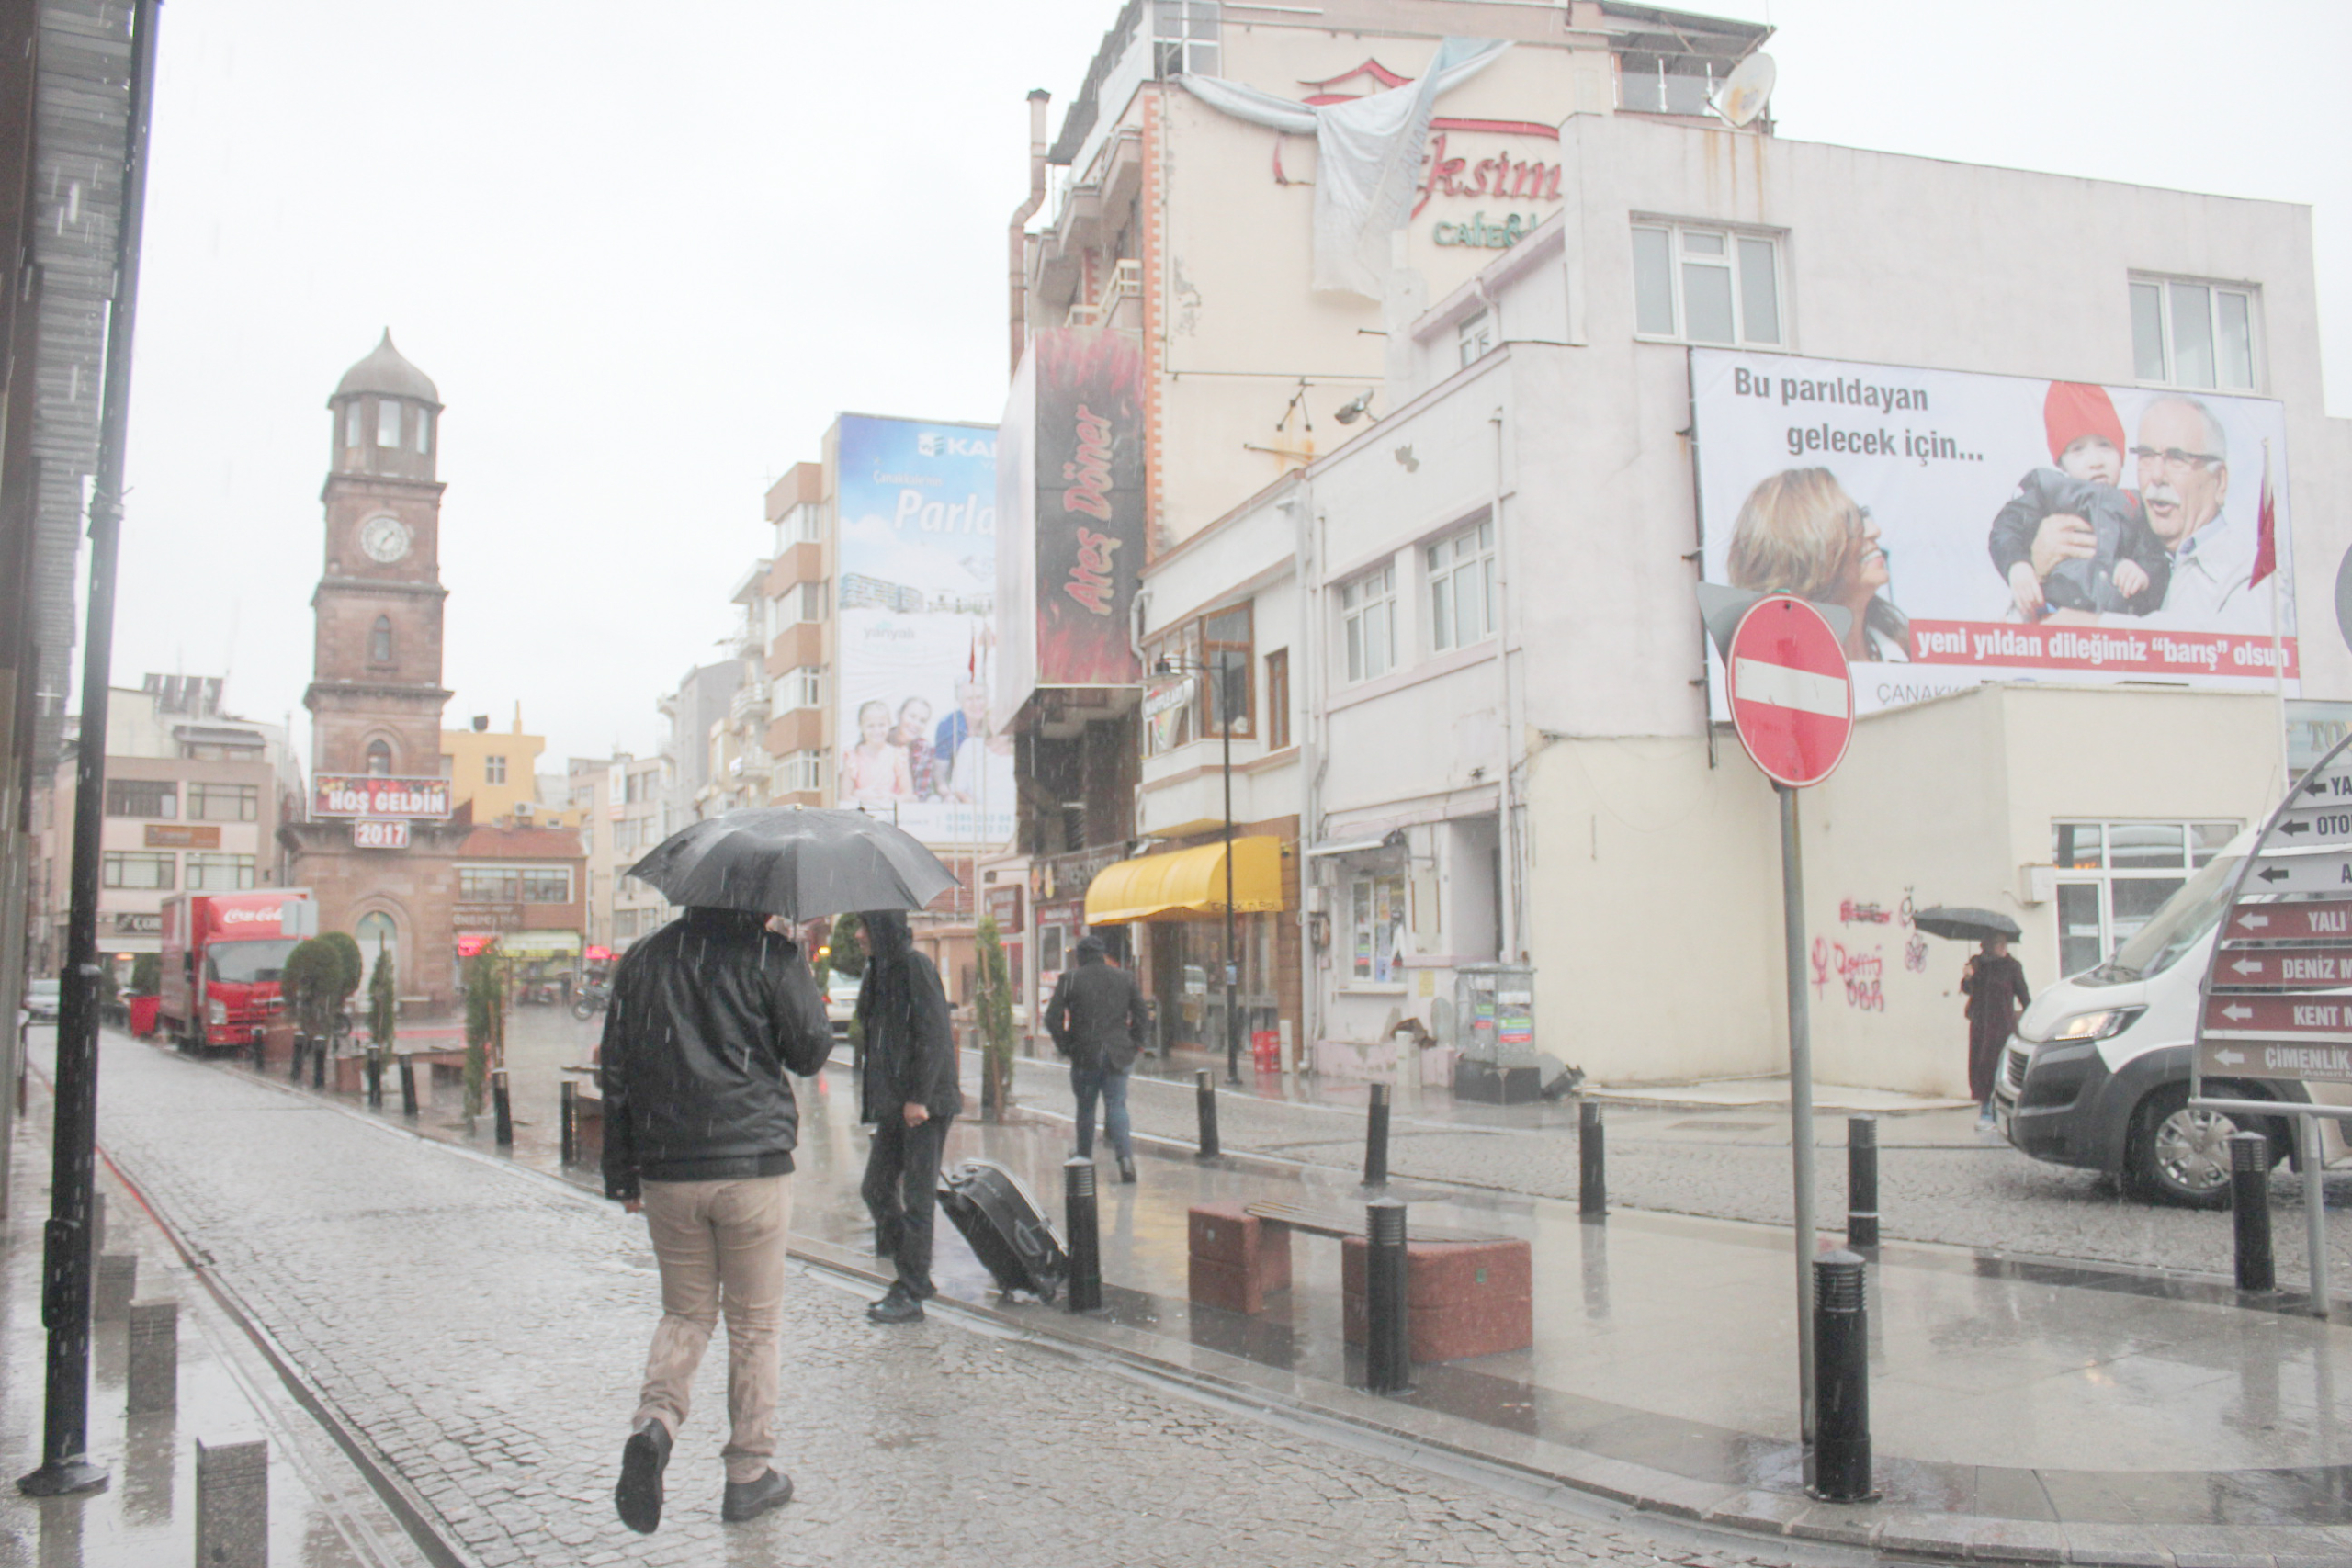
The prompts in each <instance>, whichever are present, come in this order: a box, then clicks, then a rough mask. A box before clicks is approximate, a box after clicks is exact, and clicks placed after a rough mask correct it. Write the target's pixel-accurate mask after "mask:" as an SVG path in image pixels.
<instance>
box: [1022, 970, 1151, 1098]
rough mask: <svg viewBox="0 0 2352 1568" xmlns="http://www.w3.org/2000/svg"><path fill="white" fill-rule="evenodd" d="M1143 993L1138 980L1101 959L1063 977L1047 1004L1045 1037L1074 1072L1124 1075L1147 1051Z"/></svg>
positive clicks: (1066, 973) (1063, 972)
mask: <svg viewBox="0 0 2352 1568" xmlns="http://www.w3.org/2000/svg"><path fill="white" fill-rule="evenodd" d="M1144 1030H1145V1025H1144V1011H1143V989H1142V987H1139V986H1137V985H1136V977H1135V976H1133V975H1130V974H1128V973H1127V972H1126V971H1125V970H1124V969H1119V968H1114V966H1112V965H1111V964H1106V963H1104V962H1103V960H1102V959H1100V958H1081V959H1080V960H1079V963H1078V967H1077V968H1075V969H1065V970H1064V971H1062V977H1061V979H1060V980H1059V981H1058V982H1057V983H1056V985H1055V986H1054V998H1053V1000H1051V1001H1049V1002H1047V1003H1046V1033H1048V1034H1051V1035H1052V1036H1053V1037H1054V1049H1055V1050H1057V1051H1059V1052H1060V1053H1061V1054H1062V1055H1065V1056H1068V1057H1069V1061H1070V1066H1074V1067H1088V1068H1093V1067H1109V1068H1110V1069H1111V1070H1112V1071H1114V1072H1120V1073H1124V1072H1125V1071H1126V1070H1127V1069H1128V1068H1129V1067H1130V1066H1134V1065H1135V1059H1136V1052H1138V1051H1140V1050H1141V1049H1142V1048H1143V1037H1144Z"/></svg>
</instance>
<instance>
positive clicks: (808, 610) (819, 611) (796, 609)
mask: <svg viewBox="0 0 2352 1568" xmlns="http://www.w3.org/2000/svg"><path fill="white" fill-rule="evenodd" d="M784 603H785V604H787V605H788V606H789V608H790V611H791V613H792V615H793V616H794V618H795V619H797V620H803V621H821V620H823V619H824V618H825V585H824V584H823V583H821V582H804V583H802V584H800V586H799V590H798V592H794V591H793V590H791V589H786V590H785V600H784Z"/></svg>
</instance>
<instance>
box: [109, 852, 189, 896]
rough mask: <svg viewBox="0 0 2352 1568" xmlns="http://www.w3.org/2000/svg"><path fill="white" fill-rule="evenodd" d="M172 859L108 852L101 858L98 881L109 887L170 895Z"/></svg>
mask: <svg viewBox="0 0 2352 1568" xmlns="http://www.w3.org/2000/svg"><path fill="white" fill-rule="evenodd" d="M172 865H173V857H172V856H170V855H167V854H162V855H159V854H149V853H145V852H141V851H138V850H107V852H104V853H103V854H101V855H100V856H99V857H98V877H99V880H100V882H102V883H103V884H104V885H105V886H108V887H130V888H138V889H142V890H160V891H163V892H169V891H170V890H171V887H172Z"/></svg>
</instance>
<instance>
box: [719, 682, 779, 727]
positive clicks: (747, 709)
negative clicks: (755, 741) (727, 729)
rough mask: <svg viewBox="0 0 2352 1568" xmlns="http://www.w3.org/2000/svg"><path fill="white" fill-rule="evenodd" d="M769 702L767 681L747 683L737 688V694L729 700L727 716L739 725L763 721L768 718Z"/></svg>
mask: <svg viewBox="0 0 2352 1568" xmlns="http://www.w3.org/2000/svg"><path fill="white" fill-rule="evenodd" d="M769 700H770V698H769V691H768V683H767V682H765V681H746V682H744V683H743V684H741V685H740V686H738V687H736V688H735V694H734V695H733V696H732V697H730V698H729V699H728V703H727V716H728V717H729V718H731V719H733V720H735V721H736V722H737V723H739V724H740V723H742V722H745V721H747V720H748V721H757V720H760V719H763V718H765V717H767V716H768V702H769Z"/></svg>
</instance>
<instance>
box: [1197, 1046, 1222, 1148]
mask: <svg viewBox="0 0 2352 1568" xmlns="http://www.w3.org/2000/svg"><path fill="white" fill-rule="evenodd" d="M1193 1098H1194V1099H1195V1100H1197V1101H1199V1103H1200V1108H1201V1147H1200V1152H1199V1153H1198V1154H1196V1155H1194V1156H1193V1157H1194V1158H1195V1159H1215V1158H1216V1156H1217V1152H1218V1151H1217V1142H1216V1084H1215V1082H1213V1081H1212V1080H1211V1079H1210V1077H1209V1072H1208V1069H1207V1068H1206V1067H1204V1068H1202V1069H1201V1070H1200V1071H1199V1072H1196V1073H1194V1074H1193Z"/></svg>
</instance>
